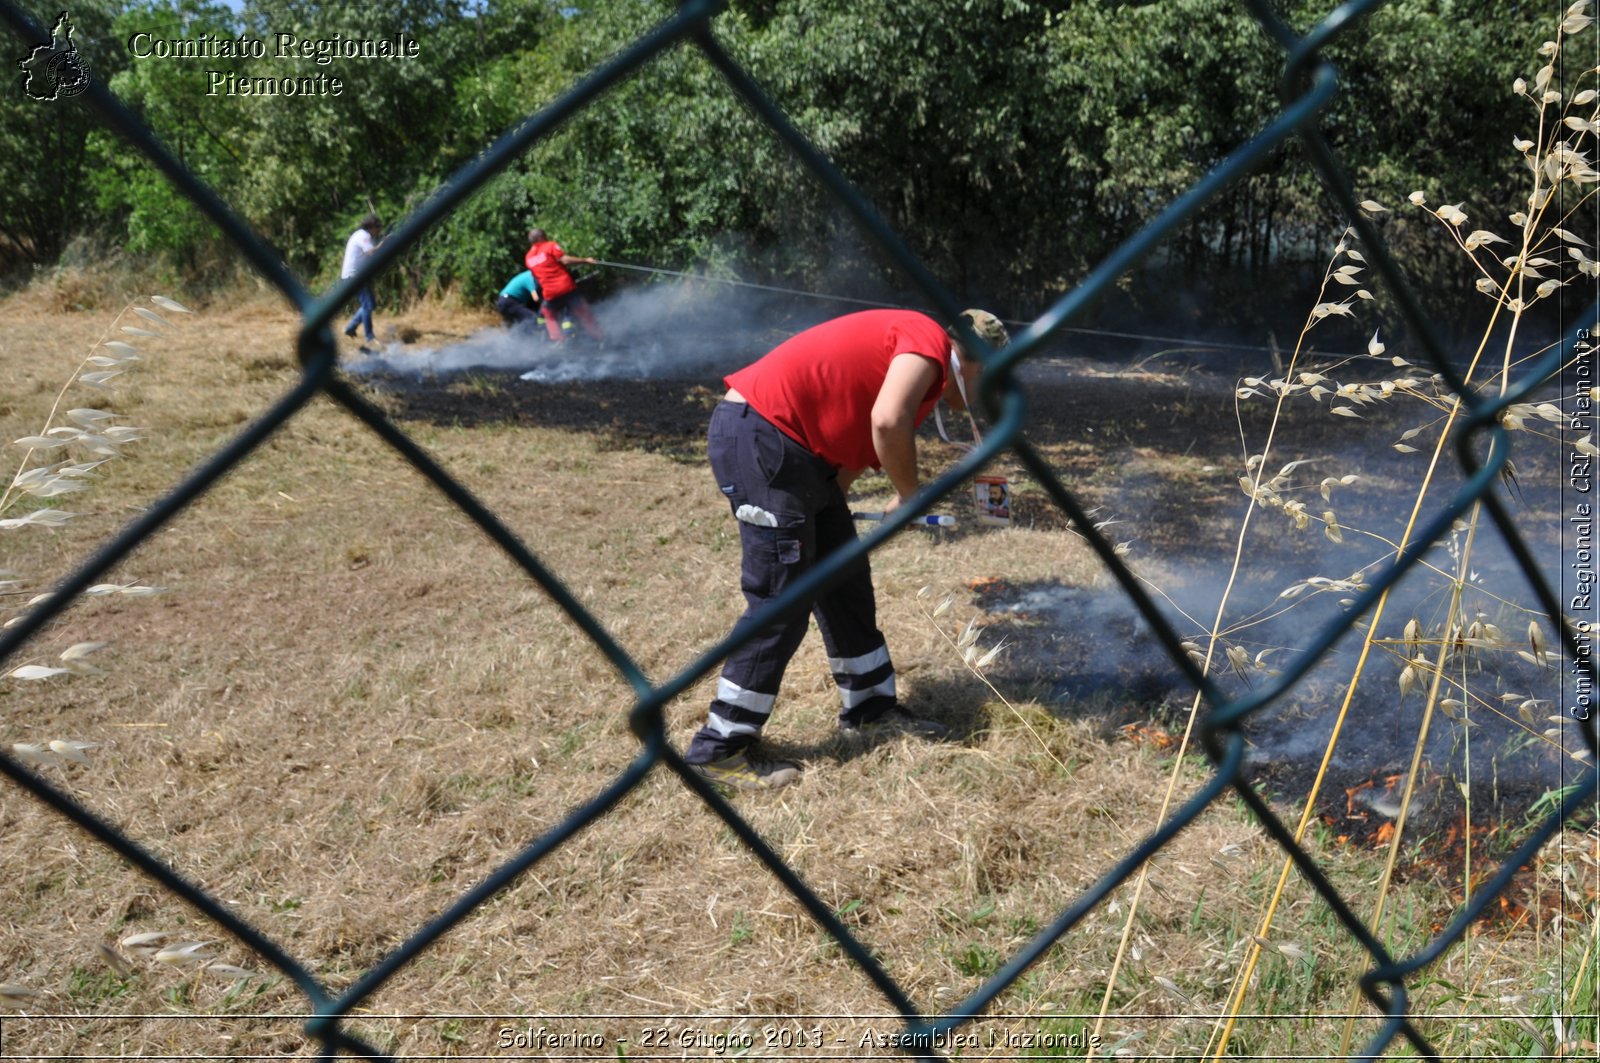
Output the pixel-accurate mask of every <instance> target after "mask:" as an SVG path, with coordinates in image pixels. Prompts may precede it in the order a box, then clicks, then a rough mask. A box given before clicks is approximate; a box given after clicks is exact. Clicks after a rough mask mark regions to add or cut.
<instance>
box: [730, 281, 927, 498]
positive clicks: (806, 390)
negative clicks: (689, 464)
mask: <svg viewBox="0 0 1600 1063" xmlns="http://www.w3.org/2000/svg"><path fill="white" fill-rule="evenodd" d="M900 354H918V355H921V356H922V357H924V358H926V359H928V360H929V361H930V362H932V363H933V364H934V365H935V366H937V367H938V369H939V379H938V380H937V381H935V382H934V384H933V386H932V387H930V388H929V389H928V393H927V394H926V395H925V396H923V399H922V402H921V403H920V404H919V405H918V406H917V415H916V423H917V424H921V423H922V422H923V420H924V419H925V418H926V417H927V416H928V414H929V413H931V412H933V407H934V404H935V403H937V402H938V401H939V395H940V393H941V392H943V391H944V384H945V379H946V373H947V372H948V369H949V360H950V337H949V336H948V335H946V333H945V331H944V329H943V328H941V327H939V323H938V322H937V321H935V320H933V318H931V317H929V316H927V315H926V314H920V313H917V312H916V311H912V310H863V311H861V312H860V313H855V314H846V315H845V316H844V317H840V318H835V319H834V320H832V321H827V322H824V323H823V324H820V325H817V326H816V327H814V328H809V329H807V330H806V331H804V332H802V333H800V334H799V335H798V336H794V337H792V338H791V339H788V340H785V341H784V342H783V343H781V344H779V345H778V346H777V347H775V348H773V349H772V351H771V352H770V353H769V354H767V355H766V357H764V358H762V359H761V360H760V361H757V362H755V363H753V364H751V365H747V366H745V367H744V368H743V369H741V370H739V371H738V372H736V373H734V374H732V375H731V376H729V377H727V378H725V380H726V383H727V385H728V386H729V387H731V388H734V389H735V390H737V391H738V392H739V393H740V394H741V395H743V396H744V397H745V401H747V402H749V403H750V406H751V408H752V409H754V410H755V411H756V412H757V413H759V414H760V415H761V416H763V417H765V418H766V419H767V420H769V421H771V422H772V423H773V424H775V425H777V426H778V428H780V429H782V431H783V433H784V434H785V435H787V436H788V437H789V438H791V439H793V440H794V441H795V442H797V443H799V444H800V445H801V446H803V447H805V448H806V449H807V450H809V451H811V453H813V454H815V455H817V456H818V457H820V458H821V459H822V460H824V461H826V462H828V463H829V464H832V465H837V466H839V467H840V468H843V469H865V468H874V469H876V468H878V467H879V462H878V452H877V450H876V448H874V447H873V445H872V404H873V402H874V401H876V400H877V398H878V392H879V391H880V390H882V388H883V381H884V378H885V377H886V376H887V375H888V373H889V363H890V362H891V361H893V360H894V358H895V356H896V355H900Z"/></svg>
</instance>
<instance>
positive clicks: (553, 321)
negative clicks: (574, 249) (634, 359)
mask: <svg viewBox="0 0 1600 1063" xmlns="http://www.w3.org/2000/svg"><path fill="white" fill-rule="evenodd" d="M528 245H529V246H528V253H527V255H526V256H525V257H524V259H523V261H524V262H526V264H527V266H528V268H529V269H530V270H532V271H533V276H534V279H535V280H537V281H538V282H539V290H540V291H542V292H543V293H544V327H545V328H546V329H547V330H548V331H549V333H550V338H551V339H553V340H555V341H556V342H557V343H560V342H561V341H562V340H564V339H566V337H565V336H563V335H562V334H561V313H562V311H563V310H571V311H572V316H573V317H575V318H577V319H578V324H580V325H582V326H583V331H584V332H586V333H588V334H589V335H590V336H592V337H593V338H595V339H597V340H599V339H604V338H605V337H604V336H602V335H601V333H600V326H599V325H597V324H595V320H594V314H593V313H592V312H590V310H589V301H588V300H587V299H585V298H584V297H583V293H582V292H580V291H578V282H577V281H575V280H573V279H572V273H571V272H570V271H569V270H568V269H567V264H568V263H575V264H577V265H580V266H598V265H599V264H600V262H599V260H598V259H593V258H579V257H578V256H577V255H569V254H567V253H566V252H565V251H563V250H562V249H561V245H560V244H558V243H556V242H555V241H554V240H552V239H550V237H549V236H547V235H546V234H545V231H544V230H543V229H532V230H530V231H529V232H528Z"/></svg>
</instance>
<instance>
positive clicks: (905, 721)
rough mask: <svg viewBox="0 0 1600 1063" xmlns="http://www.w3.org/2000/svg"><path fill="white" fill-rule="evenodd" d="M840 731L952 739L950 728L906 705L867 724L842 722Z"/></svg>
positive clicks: (891, 710)
mask: <svg viewBox="0 0 1600 1063" xmlns="http://www.w3.org/2000/svg"><path fill="white" fill-rule="evenodd" d="M839 730H841V731H843V732H844V733H845V734H859V735H878V734H908V735H915V736H917V737H918V738H928V739H940V738H949V737H950V728H948V727H946V726H945V725H944V724H942V723H940V722H939V721H937V720H930V719H928V718H927V717H926V716H918V715H916V714H915V713H913V712H911V711H910V710H908V709H907V708H906V707H905V706H904V705H895V706H893V707H891V708H890V709H889V711H888V712H886V713H884V714H883V715H882V716H879V717H878V718H877V719H874V720H867V721H866V722H865V723H846V722H844V721H840V723H839Z"/></svg>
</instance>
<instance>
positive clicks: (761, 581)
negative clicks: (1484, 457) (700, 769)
mask: <svg viewBox="0 0 1600 1063" xmlns="http://www.w3.org/2000/svg"><path fill="white" fill-rule="evenodd" d="M708 444H709V451H710V458H711V471H712V472H713V473H714V474H715V475H716V478H717V486H718V487H719V488H721V490H722V493H723V495H724V496H726V498H727V499H728V505H729V506H730V507H732V509H733V512H734V516H735V518H736V519H737V520H738V524H739V541H740V544H741V546H742V547H743V560H742V563H741V566H740V578H739V585H740V587H741V589H742V590H743V591H744V597H745V603H746V609H745V614H744V617H743V618H742V619H741V620H740V621H739V623H740V625H743V626H748V625H751V624H752V622H753V620H752V618H754V617H755V615H756V614H757V613H758V612H759V611H761V610H762V609H763V608H764V607H765V606H766V604H767V603H768V602H770V601H772V600H773V599H774V598H776V597H778V595H780V594H782V593H783V591H784V589H785V588H787V587H788V586H789V584H790V583H791V582H792V581H793V580H795V579H798V578H799V577H800V576H802V575H804V574H805V573H806V572H807V571H808V570H809V569H810V568H811V567H812V566H813V565H814V564H816V562H817V561H818V560H819V559H820V558H825V557H827V556H828V555H829V554H831V553H833V552H834V551H835V550H838V549H841V548H843V547H845V546H848V545H849V544H850V543H852V542H855V540H856V530H855V524H854V522H853V521H852V520H851V519H850V509H849V507H848V506H847V505H846V503H845V498H844V492H843V491H841V490H840V489H839V479H838V470H836V469H835V468H834V467H833V466H831V465H829V464H828V463H827V462H825V461H823V460H822V459H821V458H819V457H817V456H816V455H815V454H812V453H811V452H810V451H808V450H806V449H805V448H804V447H802V446H801V445H800V444H799V443H796V442H795V441H794V440H792V439H790V438H789V437H788V436H786V435H784V434H783V432H781V431H779V430H778V429H777V428H776V427H775V426H773V425H772V423H771V422H769V421H768V420H767V419H766V418H764V417H762V416H761V415H760V414H759V413H757V412H756V411H755V410H753V409H751V408H750V407H749V406H748V405H746V404H745V403H742V402H726V401H724V402H721V403H719V404H718V405H717V408H716V410H715V411H714V412H713V413H712V415H711V430H710V433H709V436H708ZM811 612H812V615H814V616H815V617H816V619H817V628H818V629H819V630H820V631H821V632H822V642H823V646H824V647H825V648H826V649H827V653H828V667H829V669H830V670H831V671H832V673H833V679H834V682H835V683H836V684H837V685H838V688H839V702H840V707H839V719H840V722H841V723H844V724H849V725H854V724H860V723H866V722H868V721H871V720H874V719H876V718H878V717H879V716H881V715H883V714H884V713H885V712H888V711H889V709H890V708H892V707H893V706H894V704H895V684H894V664H893V663H892V662H891V661H890V660H889V648H888V646H887V645H886V644H885V643H884V640H883V633H882V632H880V631H879V630H878V620H877V604H876V601H875V599H874V597H873V593H872V570H871V568H870V567H869V565H868V563H867V560H866V558H864V557H863V558H862V559H861V562H860V563H859V564H858V565H857V566H855V567H854V568H853V569H852V570H851V571H850V573H849V574H848V575H847V576H846V577H845V578H844V579H843V580H841V581H840V582H839V583H838V584H836V585H835V586H834V587H833V589H832V590H830V591H828V592H827V593H825V594H823V595H822V596H821V597H819V598H817V599H816V600H815V601H813V602H812V603H811ZM807 625H808V618H807V616H806V614H805V613H799V614H797V615H795V616H793V617H791V618H790V619H788V620H786V621H783V622H781V623H770V622H768V623H764V624H762V626H761V628H760V629H759V630H757V631H755V632H754V633H753V635H752V636H751V638H750V639H749V640H748V641H746V642H745V643H743V644H742V645H741V646H740V647H739V648H738V649H736V650H734V651H733V653H732V654H730V655H729V657H728V659H727V661H726V662H724V664H723V667H722V676H721V678H720V679H719V680H718V682H717V694H716V698H715V700H713V701H712V702H711V711H710V713H709V715H708V718H707V720H706V724H705V726H704V727H702V728H700V730H699V731H698V732H697V733H696V734H695V736H694V738H693V740H692V741H691V742H690V743H689V748H688V749H687V750H686V751H685V753H684V759H685V760H687V761H688V762H689V763H691V764H704V763H707V762H709V761H713V760H720V759H722V758H723V757H727V756H730V755H731V754H733V753H736V752H738V751H739V750H741V749H743V748H744V747H746V746H748V745H750V744H751V743H753V742H755V740H756V739H757V738H758V737H759V736H760V734H761V728H762V726H763V725H764V724H765V723H766V722H767V718H768V717H769V716H770V715H771V714H772V706H773V702H774V701H775V700H776V699H777V694H778V687H779V685H780V684H781V683H782V681H783V673H784V669H785V668H787V667H788V664H789V660H790V658H792V657H793V656H794V653H795V650H797V649H798V648H799V647H800V640H801V639H803V638H804V637H805V633H806V627H807Z"/></svg>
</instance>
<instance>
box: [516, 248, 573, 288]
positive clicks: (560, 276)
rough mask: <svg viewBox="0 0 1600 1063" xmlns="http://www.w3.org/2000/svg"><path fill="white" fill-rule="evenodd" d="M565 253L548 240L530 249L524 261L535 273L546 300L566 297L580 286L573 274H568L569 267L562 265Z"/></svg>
mask: <svg viewBox="0 0 1600 1063" xmlns="http://www.w3.org/2000/svg"><path fill="white" fill-rule="evenodd" d="M565 253H566V252H564V251H562V250H561V245H560V244H558V243H556V242H555V241H554V240H546V241H544V242H543V243H538V244H534V245H533V246H532V247H530V248H528V255H527V257H526V258H525V259H524V260H523V261H525V262H526V263H527V265H528V268H529V269H531V270H532V271H533V275H534V278H535V279H536V280H538V282H539V290H540V291H541V292H543V293H544V297H545V298H546V299H555V298H557V297H558V296H562V295H566V294H567V293H568V292H570V291H572V290H573V289H574V288H576V287H577V286H578V284H577V282H576V281H574V280H573V279H572V274H571V273H568V272H567V267H565V266H563V265H562V264H561V256H562V255H564V254H565Z"/></svg>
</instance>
